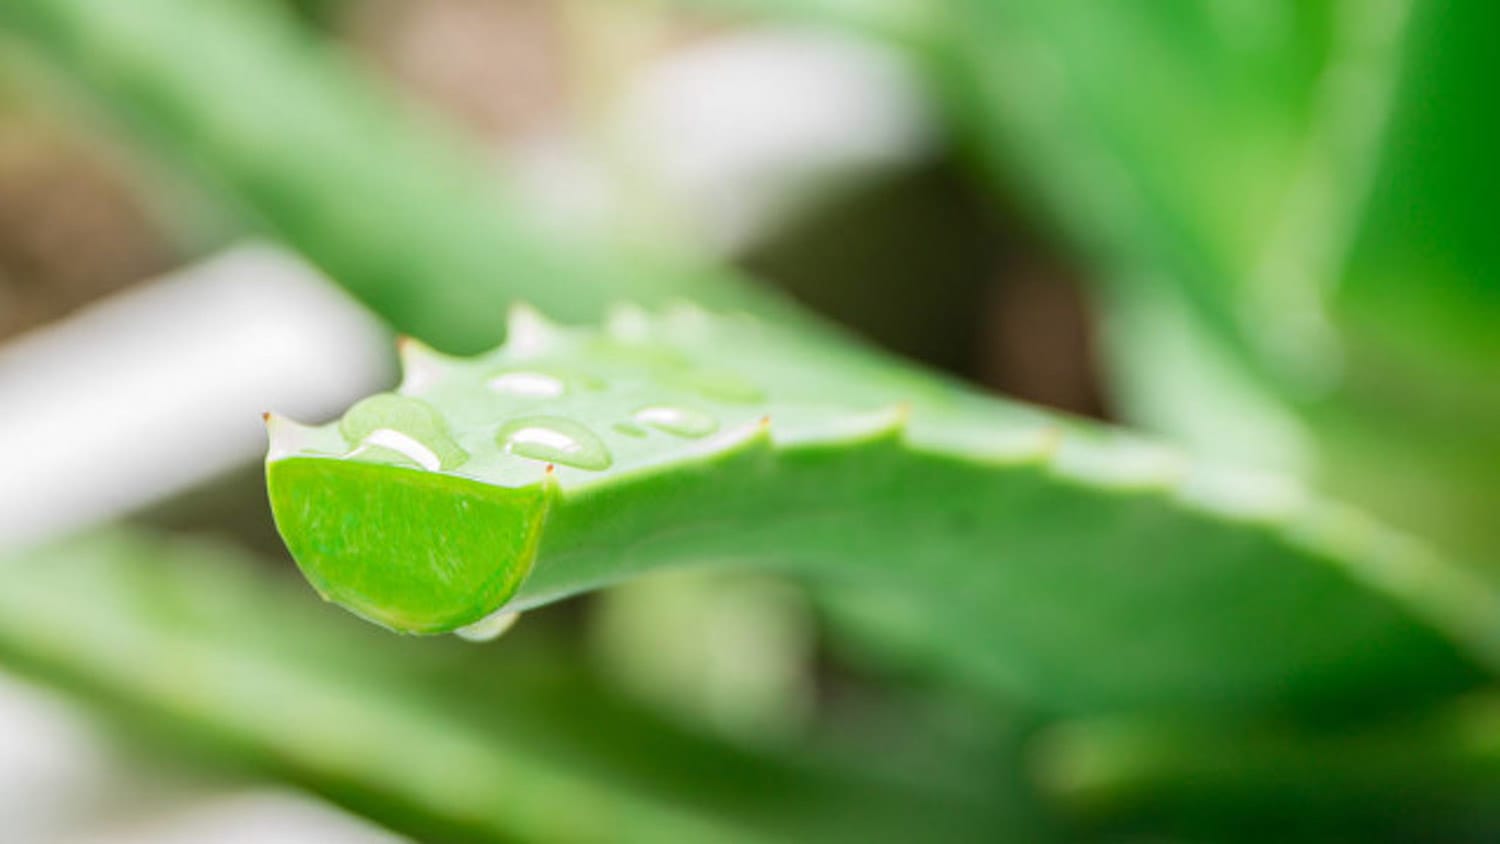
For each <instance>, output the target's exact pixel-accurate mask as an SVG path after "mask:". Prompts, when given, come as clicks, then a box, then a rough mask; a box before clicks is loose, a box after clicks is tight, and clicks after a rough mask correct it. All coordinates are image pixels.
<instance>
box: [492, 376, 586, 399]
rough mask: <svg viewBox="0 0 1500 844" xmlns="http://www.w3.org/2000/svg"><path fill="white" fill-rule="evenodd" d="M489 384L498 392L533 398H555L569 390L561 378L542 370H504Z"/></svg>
mask: <svg viewBox="0 0 1500 844" xmlns="http://www.w3.org/2000/svg"><path fill="white" fill-rule="evenodd" d="M487 384H488V386H489V388H490V389H491V390H494V391H495V392H497V393H505V394H507V395H512V396H523V397H525V398H533V399H555V398H557V397H558V396H561V395H562V394H563V393H565V392H567V388H566V387H564V386H563V382H562V380H561V379H558V378H555V377H553V376H551V375H547V374H545V373H541V372H503V373H501V374H499V375H496V376H495V377H494V378H491V379H490V380H489V381H488V382H487Z"/></svg>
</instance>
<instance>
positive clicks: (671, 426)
mask: <svg viewBox="0 0 1500 844" xmlns="http://www.w3.org/2000/svg"><path fill="white" fill-rule="evenodd" d="M634 415H635V421H637V422H639V423H641V424H642V425H649V426H651V427H653V428H655V429H657V430H658V431H666V432H667V433H669V434H674V435H676V436H679V437H703V436H707V435H709V434H712V433H713V432H714V431H716V430H718V429H719V423H718V422H717V421H715V420H714V418H713V417H712V416H709V415H708V414H707V413H703V412H702V411H698V410H688V409H687V408H682V407H665V406H655V407H643V408H641V409H640V410H637V411H636V412H635V414H634Z"/></svg>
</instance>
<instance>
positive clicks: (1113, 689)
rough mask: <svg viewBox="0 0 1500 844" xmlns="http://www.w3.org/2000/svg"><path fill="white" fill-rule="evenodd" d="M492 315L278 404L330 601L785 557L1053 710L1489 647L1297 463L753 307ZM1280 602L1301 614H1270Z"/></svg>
mask: <svg viewBox="0 0 1500 844" xmlns="http://www.w3.org/2000/svg"><path fill="white" fill-rule="evenodd" d="M508 333H509V337H510V339H509V341H508V343H507V345H506V346H503V347H501V348H500V349H497V350H496V351H495V352H493V353H491V354H488V355H484V356H480V357H478V358H472V359H443V358H441V357H439V356H437V355H436V354H435V353H432V352H430V351H426V350H423V349H421V348H419V347H417V346H416V345H415V344H413V343H410V342H409V343H407V345H406V346H405V363H406V378H405V381H404V382H403V385H402V387H401V388H400V390H398V391H397V392H396V393H386V394H381V395H378V396H374V397H371V398H369V399H367V400H365V401H363V402H361V403H360V404H358V405H356V406H355V407H354V408H352V409H351V410H350V411H349V413H348V414H346V415H345V416H344V418H343V419H342V420H340V421H338V422H336V423H332V424H330V425H327V426H324V427H321V428H303V427H301V426H297V425H295V424H293V423H290V422H286V421H284V420H279V419H273V420H272V421H271V439H272V446H271V448H272V453H271V458H270V461H269V465H268V476H269V485H270V490H271V500H272V505H273V509H274V511H275V514H276V519H277V523H278V525H279V527H280V529H281V532H282V535H283V536H284V537H285V538H286V541H287V543H288V545H289V547H290V548H291V550H292V552H293V554H294V555H295V556H296V558H297V559H298V561H299V562H300V564H301V565H302V568H303V571H304V573H305V574H306V575H307V576H308V578H309V579H310V580H311V581H312V582H313V584H314V585H315V586H316V587H317V588H318V590H319V591H320V592H321V593H322V594H323V595H324V596H325V597H328V598H330V599H332V600H334V601H337V602H339V603H341V604H343V605H344V606H346V607H349V608H350V609H352V610H354V611H355V612H356V613H358V614H360V615H362V616H364V617H366V618H369V619H372V620H374V621H377V622H379V623H381V624H384V625H386V626H388V627H391V628H393V629H396V630H400V631H406V632H419V633H437V632H449V631H453V630H456V629H461V628H464V627H466V626H471V625H479V624H484V623H485V618H486V617H487V616H490V615H492V614H495V613H509V612H517V611H520V610H525V609H529V608H531V607H533V606H536V605H538V604H541V603H545V602H547V601H550V600H555V599H557V598H560V597H563V596H567V595H571V594H575V593H577V592H580V591H583V590H586V589H591V588H597V587H599V586H602V585H605V584H609V583H612V582H617V581H619V580H621V579H624V578H627V577H632V576H636V575H640V574H643V573H645V572H648V571H651V570H654V569H657V568H663V567H668V566H673V565H681V564H684V563H693V562H715V563H721V564H737V565H742V566H743V565H751V566H765V567H771V568H786V569H791V570H796V571H800V572H802V573H806V574H811V575H816V576H821V577H823V578H825V579H827V580H833V581H838V580H846V581H853V582H854V583H855V584H863V585H865V586H867V587H870V588H871V591H872V592H874V593H875V595H874V596H872V597H870V598H868V600H873V601H875V602H876V603H875V604H874V606H875V607H876V608H878V612H875V613H869V614H867V615H868V621H869V622H870V623H872V624H876V625H883V626H886V627H894V628H895V630H894V631H893V635H895V634H900V635H902V636H905V637H906V638H908V639H911V640H913V641H910V642H909V643H908V644H909V645H910V646H913V647H918V648H920V652H921V653H922V654H923V656H924V657H925V658H926V659H928V660H930V661H931V662H932V663H934V664H935V665H937V666H943V667H946V668H948V669H949V670H951V671H953V672H955V673H957V674H958V675H959V676H962V677H963V678H965V679H967V680H969V681H971V682H977V683H978V684H980V685H982V686H986V687H989V688H990V689H992V690H995V691H999V692H1007V693H1012V694H1017V693H1019V694H1021V695H1023V696H1026V697H1029V698H1031V699H1033V700H1039V701H1041V702H1044V703H1046V704H1048V705H1051V706H1056V707H1062V708H1088V707H1093V706H1121V705H1135V706H1141V705H1153V704H1154V705H1161V704H1181V703H1184V702H1193V703H1199V704H1214V703H1217V704H1223V705H1241V706H1244V705H1249V704H1260V705H1266V704H1279V703H1287V702H1299V703H1308V702H1311V701H1317V700H1323V701H1327V700H1329V699H1338V698H1341V697H1342V698H1344V699H1345V700H1349V699H1358V698H1359V697H1362V696H1367V695H1372V694H1378V695H1379V696H1380V697H1381V698H1383V699H1390V698H1391V697H1393V696H1399V695H1402V694H1404V693H1408V692H1418V693H1420V692H1421V691H1422V690H1424V689H1428V688H1430V689H1431V690H1434V691H1446V690H1451V689H1452V688H1455V687H1461V686H1463V685H1465V684H1467V683H1470V682H1474V681H1477V680H1478V679H1479V678H1480V676H1482V675H1481V672H1480V671H1479V670H1477V664H1478V663H1482V662H1483V661H1484V660H1487V659H1494V658H1495V655H1493V654H1489V653H1485V650H1486V649H1487V648H1488V647H1489V643H1490V642H1492V641H1494V637H1495V633H1494V632H1492V631H1493V630H1494V629H1495V627H1494V625H1496V624H1497V623H1500V622H1497V619H1500V612H1497V604H1496V601H1495V596H1494V595H1493V594H1492V593H1490V592H1489V590H1488V589H1487V587H1485V586H1484V585H1482V584H1476V583H1475V582H1473V581H1472V579H1471V578H1470V577H1469V576H1467V575H1466V574H1465V572H1464V571H1463V570H1462V569H1460V568H1457V567H1454V566H1450V565H1448V564H1445V563H1443V562H1441V561H1440V560H1439V559H1437V558H1436V557H1435V556H1433V555H1432V554H1431V553H1430V552H1428V551H1425V550H1424V549H1422V548H1421V547H1420V545H1419V544H1418V543H1416V542H1415V541H1414V540H1411V539H1410V538H1408V537H1402V536H1398V535H1395V534H1392V533H1390V532H1388V531H1386V530H1384V529H1382V528H1379V527H1377V526H1375V525H1374V524H1371V523H1369V522H1368V521H1366V520H1363V519H1361V518H1358V517H1357V516H1355V515H1353V514H1349V513H1344V512H1341V511H1339V510H1338V509H1336V508H1325V507H1324V505H1320V504H1317V503H1315V502H1313V501H1311V500H1310V499H1309V498H1308V497H1307V496H1306V495H1305V494H1301V493H1298V492H1297V491H1295V490H1294V489H1284V488H1280V487H1277V486H1275V485H1274V484H1273V485H1270V486H1268V487H1266V488H1264V489H1262V490H1260V491H1259V492H1260V495H1259V497H1253V496H1254V490H1253V489H1252V490H1247V488H1246V486H1245V484H1246V483H1247V481H1246V480H1245V479H1243V478H1240V479H1236V478H1235V477H1233V476H1229V477H1225V476H1222V475H1217V476H1216V475H1215V474H1214V473H1213V472H1212V471H1203V470H1198V469H1193V468H1189V466H1188V465H1187V464H1186V463H1185V462H1184V461H1183V460H1182V459H1181V458H1179V457H1177V456H1175V455H1173V454H1172V453H1170V452H1168V451H1166V450H1165V449H1161V448H1159V447H1156V446H1153V445H1150V444H1147V443H1143V442H1139V441H1136V440H1133V439H1131V438H1129V437H1127V436H1126V435H1124V434H1122V433H1120V432H1117V431H1112V430H1109V429H1105V428H1101V427H1098V426H1092V425H1087V424H1085V423H1083V422H1079V421H1074V420H1068V419H1063V418H1059V417H1054V416H1048V415H1045V414H1042V413H1040V412H1038V411H1034V410H1030V409H1026V408H1022V407H1017V406H1015V405H1012V404H1009V403H1006V402H1002V401H999V400H995V399H988V398H982V397H979V396H976V395H973V394H971V393H968V392H966V391H965V390H963V389H962V388H959V387H955V386H952V385H949V384H945V383H942V382H941V381H937V380H929V379H926V378H923V377H920V376H917V375H915V374H912V373H910V372H907V371H905V370H903V369H902V368H900V367H896V366H889V367H888V366H883V365H882V362H881V361H880V360H879V359H878V358H874V357H871V358H869V359H868V360H866V359H863V358H861V357H850V358H849V359H848V361H847V362H845V361H839V360H838V359H836V358H831V357H830V356H829V355H828V354H826V353H825V352H824V349H825V344H823V343H821V342H817V343H807V342H804V341H801V340H800V338H799V337H798V336H796V335H794V334H788V333H787V332H784V331H778V330H776V329H772V328H770V327H767V326H766V325H764V324H761V323H759V322H757V321H755V320H753V319H752V318H748V317H741V318H719V317H713V316H711V315H709V314H707V313H706V312H704V311H701V310H699V309H697V308H694V307H681V308H679V309H677V310H676V311H673V312H671V313H669V314H668V315H667V316H664V317H654V316H649V315H647V314H645V313H644V312H639V311H636V310H631V309H624V310H621V311H619V312H617V313H616V315H615V317H614V318H613V319H612V320H611V322H610V328H609V330H608V331H606V332H591V331H566V330H563V329H560V328H557V327H554V326H552V325H550V324H548V323H546V322H544V321H542V320H541V319H540V318H539V317H538V316H536V315H535V314H533V313H532V312H529V311H525V310H520V311H516V312H513V315H512V318H511V327H510V330H509V332H508ZM1237 482H1238V483H1239V485H1238V486H1237V485H1236V483H1237ZM1254 482H1255V479H1254V478H1251V479H1249V481H1248V483H1250V484H1253V483H1254ZM1261 482H1262V483H1267V481H1265V479H1261ZM1204 594H1220V595H1231V594H1232V595H1234V596H1235V600H1234V601H1233V603H1232V604H1228V605H1225V604H1206V603H1205V602H1204V601H1203V600H1202V596H1203V595H1204ZM1148 604H1149V605H1150V606H1151V607H1152V611H1153V613H1154V614H1155V615H1156V623H1154V624H1151V625H1143V624H1142V623H1141V620H1140V619H1139V617H1138V615H1137V613H1138V612H1139V611H1140V608H1141V607H1143V606H1145V605H1148ZM1286 607H1304V608H1306V612H1307V615H1306V617H1305V618H1306V623H1305V626H1299V625H1297V624H1293V623H1288V622H1287V621H1285V620H1283V621H1282V622H1281V623H1279V624H1278V625H1277V626H1276V628H1275V629H1272V630H1267V629H1264V623H1265V620H1266V619H1269V618H1275V617H1278V616H1279V615H1280V614H1281V613H1282V612H1284V609H1282V608H1286ZM1436 630H1446V631H1447V635H1450V636H1452V637H1453V639H1454V640H1456V641H1458V642H1462V643H1466V644H1465V645H1460V646H1459V647H1458V648H1455V647H1454V646H1453V645H1452V644H1450V642H1448V641H1444V636H1443V635H1442V634H1438V635H1435V631H1436ZM1468 646H1472V647H1473V648H1474V650H1473V651H1472V652H1468V651H1467V647H1468Z"/></svg>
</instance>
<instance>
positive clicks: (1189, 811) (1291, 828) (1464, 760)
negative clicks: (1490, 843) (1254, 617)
mask: <svg viewBox="0 0 1500 844" xmlns="http://www.w3.org/2000/svg"><path fill="white" fill-rule="evenodd" d="M1028 755H1029V756H1030V758H1031V761H1032V766H1031V767H1032V768H1033V770H1034V772H1035V776H1036V780H1037V782H1038V785H1039V787H1040V789H1041V790H1042V792H1043V793H1044V794H1045V795H1046V796H1047V799H1048V800H1049V802H1051V803H1052V804H1053V805H1054V806H1055V807H1057V808H1058V809H1059V810H1060V811H1061V812H1062V813H1063V814H1065V815H1067V816H1069V817H1071V818H1072V819H1073V821H1074V822H1075V823H1078V824H1082V825H1085V826H1088V827H1090V828H1092V829H1094V830H1095V831H1099V830H1100V829H1101V828H1103V829H1108V830H1110V831H1113V832H1121V831H1125V830H1133V831H1136V832H1141V831H1144V830H1150V831H1151V832H1152V833H1154V834H1156V835H1161V834H1163V833H1165V832H1171V833H1175V834H1177V835H1181V836H1185V837H1187V838H1189V839H1196V838H1197V837H1199V836H1204V835H1208V836H1213V837H1214V838H1215V839H1216V840H1217V839H1218V837H1219V836H1222V835H1223V834H1224V831H1225V830H1226V829H1232V830H1234V831H1235V832H1234V837H1235V838H1236V839H1237V840H1238V839H1239V838H1241V837H1243V839H1244V840H1257V841H1265V840H1276V841H1283V840H1287V838H1288V837H1289V836H1290V837H1295V839H1296V840H1307V841H1327V840H1355V839H1357V840H1382V841H1432V840H1443V841H1457V840H1463V841H1480V840H1488V839H1489V838H1493V837H1494V834H1495V831H1496V829H1500V700H1497V699H1496V698H1495V697H1494V696H1493V695H1479V696H1475V697H1472V698H1465V699H1460V700H1458V701H1449V702H1445V703H1443V704H1441V705H1439V706H1437V707H1434V708H1432V709H1430V710H1426V711H1421V712H1415V713H1405V714H1403V715H1402V716H1401V717H1398V718H1393V719H1389V720H1381V721H1375V722H1356V723H1352V724H1350V723H1345V724H1323V725H1321V726H1319V727H1310V726H1307V725H1303V726H1300V727H1298V726H1291V725H1286V724H1273V723H1263V722H1253V723H1245V722H1242V721H1235V720H1229V721H1222V720H1214V719H1206V720H1205V719H1191V718H1174V719H1172V720H1170V721H1168V720H1165V719H1154V718H1139V717H1125V718H1118V717H1117V718H1104V719H1092V720H1087V721H1078V722H1072V723H1064V724H1060V725H1056V726H1052V727H1049V728H1048V729H1046V730H1044V731H1043V732H1042V733H1041V735H1039V736H1038V737H1037V738H1036V739H1034V740H1033V743H1032V747H1031V748H1030V753H1029V754H1028Z"/></svg>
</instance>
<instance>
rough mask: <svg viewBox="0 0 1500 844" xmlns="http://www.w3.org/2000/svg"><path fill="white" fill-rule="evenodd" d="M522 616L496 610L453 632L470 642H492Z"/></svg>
mask: <svg viewBox="0 0 1500 844" xmlns="http://www.w3.org/2000/svg"><path fill="white" fill-rule="evenodd" d="M520 617H521V614H520V613H518V612H507V611H505V610H496V611H494V612H492V613H490V614H489V615H487V616H485V617H484V618H481V619H479V620H478V621H476V622H474V623H473V624H470V625H467V626H464V627H460V628H458V629H457V630H455V631H453V634H454V635H455V636H457V637H458V638H460V639H464V640H466V641H469V642H491V641H494V640H495V639H498V638H500V634H502V633H504V632H505V631H507V630H509V629H510V628H512V627H514V626H515V623H516V619H519V618H520Z"/></svg>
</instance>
